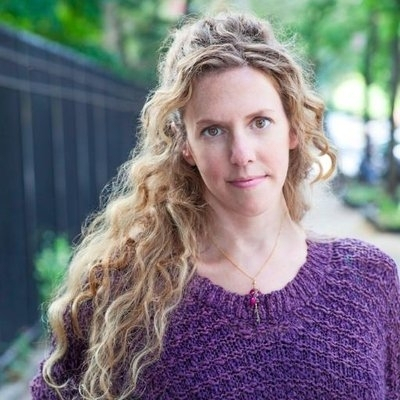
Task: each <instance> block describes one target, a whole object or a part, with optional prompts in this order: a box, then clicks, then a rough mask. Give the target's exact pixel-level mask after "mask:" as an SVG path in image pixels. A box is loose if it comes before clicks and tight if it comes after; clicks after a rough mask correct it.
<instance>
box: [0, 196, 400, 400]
mask: <svg viewBox="0 0 400 400" xmlns="http://www.w3.org/2000/svg"><path fill="white" fill-rule="evenodd" d="M303 225H304V227H305V228H307V229H310V230H313V231H315V232H317V233H321V234H327V235H330V236H340V237H353V238H358V239H363V240H365V241H368V242H370V243H372V244H374V245H376V246H378V247H379V248H381V249H382V250H383V251H385V252H386V253H388V254H389V255H390V256H391V257H392V258H394V260H395V261H396V262H397V265H398V266H399V267H400V234H397V235H396V234H390V233H382V232H378V231H376V230H375V229H374V228H373V227H372V226H371V225H370V224H369V223H368V222H367V221H366V220H365V219H364V217H363V216H362V215H361V213H360V212H359V211H357V210H354V209H351V208H348V207H346V206H344V205H343V204H342V203H341V201H340V200H338V199H337V198H336V197H334V196H333V195H332V194H329V193H328V192H327V191H325V190H323V189H317V191H316V192H315V195H314V204H313V206H312V209H311V211H310V212H309V213H308V214H307V216H306V218H305V220H304V223H303ZM44 354H45V350H44V348H43V347H40V348H38V349H37V350H35V351H34V352H32V354H31V357H30V360H29V363H28V365H27V367H26V370H25V374H24V377H23V379H22V380H21V381H20V382H16V383H14V384H10V385H5V386H3V387H1V388H0V399H1V400H3V399H4V400H29V399H30V396H29V391H28V383H29V381H30V380H31V379H32V377H33V376H34V375H35V374H36V371H37V367H38V365H39V361H40V360H41V359H42V358H43V356H44Z"/></svg>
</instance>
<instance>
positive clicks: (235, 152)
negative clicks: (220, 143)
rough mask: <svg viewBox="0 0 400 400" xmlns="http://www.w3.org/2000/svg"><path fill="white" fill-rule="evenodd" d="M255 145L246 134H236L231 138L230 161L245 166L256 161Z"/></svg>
mask: <svg viewBox="0 0 400 400" xmlns="http://www.w3.org/2000/svg"><path fill="white" fill-rule="evenodd" d="M254 150H255V149H254V145H253V144H252V143H251V141H250V140H249V138H248V137H246V136H245V135H237V136H234V137H233V138H232V140H231V148H230V152H231V154H230V161H231V163H232V164H235V165H238V166H240V167H243V166H245V165H247V164H248V163H249V162H252V161H254V154H255V151H254Z"/></svg>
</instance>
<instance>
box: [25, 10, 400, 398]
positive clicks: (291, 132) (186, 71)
mask: <svg viewBox="0 0 400 400" xmlns="http://www.w3.org/2000/svg"><path fill="white" fill-rule="evenodd" d="M171 37H172V41H171V43H170V47H169V50H168V52H167V53H166V55H165V58H164V59H163V61H162V62H161V64H160V83H159V86H158V88H157V89H156V90H155V92H154V93H153V94H152V96H151V97H150V98H149V100H148V101H147V103H146V105H145V107H144V109H143V113H142V128H141V132H140V133H141V135H140V144H139V146H138V148H137V149H136V151H135V152H134V154H133V156H132V158H131V160H130V161H129V162H128V163H127V164H126V165H125V166H124V167H123V169H122V171H121V174H120V177H119V179H118V183H119V186H116V188H115V191H114V193H113V195H112V197H111V198H110V199H109V201H108V204H107V206H106V207H105V209H104V211H103V212H102V213H101V214H99V215H98V216H96V217H95V218H94V220H93V222H92V223H91V224H90V225H89V227H88V228H87V229H86V231H85V232H84V236H83V240H82V243H81V244H80V246H79V247H78V248H77V249H76V251H75V255H74V257H73V259H72V262H71V265H70V269H69V273H68V277H67V278H66V281H65V285H64V287H63V290H62V291H61V293H60V295H59V297H58V298H57V299H56V300H55V301H54V302H53V304H52V305H51V307H50V310H49V321H50V324H51V329H52V336H53V343H54V346H53V350H52V352H51V355H50V356H49V358H48V359H47V360H46V361H45V363H44V365H43V367H42V371H41V374H40V375H38V377H36V378H35V379H34V381H33V382H32V385H31V390H32V394H33V398H34V399H58V398H63V399H73V398H84V399H127V398H143V399H213V398H221V399H248V398H254V399H260V398H267V399H322V398H323V399H399V393H400V356H399V354H400V347H399V339H400V319H399V315H400V300H399V299H400V295H399V281H398V277H397V273H396V266H395V264H394V262H393V261H392V260H391V259H390V258H389V257H388V256H386V255H385V254H383V253H382V252H380V251H379V250H378V249H376V248H375V247H373V246H371V245H368V244H366V243H362V242H359V241H356V240H350V239H331V240H327V239H325V240H323V239H316V238H315V237H311V236H309V235H306V233H305V231H304V230H303V229H302V227H301V224H300V223H301V220H302V218H303V216H304V214H305V213H306V211H307V209H308V205H307V201H306V196H305V189H306V188H307V186H308V185H309V184H310V180H311V178H310V177H311V176H312V179H313V180H314V181H318V180H321V179H324V178H327V177H329V175H330V174H331V173H332V171H333V169H334V166H335V156H334V153H333V151H332V150H331V148H330V146H329V144H328V142H327V140H326V139H325V137H324V134H323V128H322V116H323V110H324V107H323V104H322V102H321V101H320V100H319V99H318V97H317V96H316V95H314V94H313V92H312V91H311V90H310V88H309V86H308V85H307V82H306V81H305V79H304V77H303V72H302V70H301V69H300V67H299V65H298V64H297V63H296V62H295V61H294V59H293V58H292V57H291V56H290V55H289V53H288V50H287V48H286V47H285V46H284V45H283V44H280V43H279V42H278V41H277V40H276V39H275V38H274V35H273V33H272V31H271V28H270V27H269V25H268V24H267V23H265V22H263V21H260V20H258V19H256V18H253V17H250V16H244V15H230V14H224V15H218V16H216V17H206V18H202V19H199V20H198V21H193V22H188V23H186V24H185V25H184V26H183V27H182V28H180V29H179V30H177V31H176V32H175V33H174V34H173V35H172V36H171ZM323 155H325V156H327V157H329V158H330V160H331V168H330V170H329V171H324V170H323V169H322V167H321V165H320V164H319V162H318V160H319V158H318V157H319V156H323Z"/></svg>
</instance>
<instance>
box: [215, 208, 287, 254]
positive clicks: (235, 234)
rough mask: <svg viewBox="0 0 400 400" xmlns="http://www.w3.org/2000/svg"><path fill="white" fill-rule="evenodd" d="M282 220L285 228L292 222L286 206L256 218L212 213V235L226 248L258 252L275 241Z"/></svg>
mask: <svg viewBox="0 0 400 400" xmlns="http://www.w3.org/2000/svg"><path fill="white" fill-rule="evenodd" d="M282 219H284V221H283V225H284V226H285V225H287V222H288V221H290V217H289V213H288V210H287V207H286V204H283V206H282V205H281V204H280V205H279V206H278V207H275V208H273V209H272V208H271V210H270V211H268V212H266V213H264V214H263V215H259V216H254V217H243V216H234V217H232V215H226V214H216V213H212V215H211V218H210V220H211V228H210V235H211V234H212V237H213V238H215V239H216V240H218V243H219V244H221V245H226V246H224V248H228V249H229V248H230V249H232V250H235V248H236V249H238V250H239V249H247V251H250V252H251V251H257V249H260V248H264V249H265V248H266V247H267V248H268V245H269V244H270V243H271V242H273V241H274V239H275V237H276V234H277V233H278V231H279V229H280V226H281V222H282ZM287 220H288V221H287ZM261 233H262V234H261ZM247 254H249V253H247Z"/></svg>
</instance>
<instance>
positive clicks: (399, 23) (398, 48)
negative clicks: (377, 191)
mask: <svg viewBox="0 0 400 400" xmlns="http://www.w3.org/2000/svg"><path fill="white" fill-rule="evenodd" d="M399 28H400V20H399V19H398V18H397V16H394V18H393V30H392V41H391V46H390V47H391V49H392V51H391V55H392V60H391V61H392V68H391V79H390V85H389V96H390V120H389V121H390V141H389V147H388V161H389V169H388V180H387V191H388V193H389V195H390V196H391V197H392V198H395V196H396V189H397V183H398V179H399V177H398V176H397V175H398V171H397V166H396V159H395V157H394V154H393V149H394V146H395V145H396V143H395V137H394V133H395V129H396V124H395V119H394V111H395V101H396V96H397V88H398V85H399V77H400V40H399Z"/></svg>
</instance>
